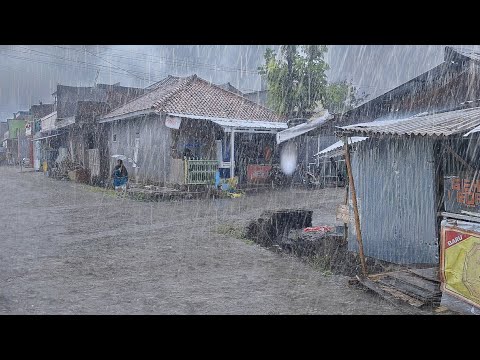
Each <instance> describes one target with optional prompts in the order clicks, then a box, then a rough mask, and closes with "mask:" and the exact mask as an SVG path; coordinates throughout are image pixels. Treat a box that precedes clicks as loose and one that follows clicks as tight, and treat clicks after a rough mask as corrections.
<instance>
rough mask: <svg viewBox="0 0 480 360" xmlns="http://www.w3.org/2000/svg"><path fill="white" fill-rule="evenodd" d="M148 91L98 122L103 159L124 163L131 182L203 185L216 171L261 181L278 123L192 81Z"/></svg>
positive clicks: (164, 83)
mask: <svg viewBox="0 0 480 360" xmlns="http://www.w3.org/2000/svg"><path fill="white" fill-rule="evenodd" d="M149 90H150V91H149V92H147V93H146V94H144V95H142V96H140V97H138V98H137V99H134V100H132V101H130V102H128V103H127V104H125V105H123V106H121V107H119V108H117V109H114V110H113V111H111V112H110V113H108V114H106V115H105V116H103V117H102V118H101V120H100V121H99V123H102V124H108V125H109V126H108V147H109V153H110V154H111V156H114V155H118V156H122V157H124V158H125V159H126V161H125V164H126V166H127V169H128V170H129V172H130V173H131V174H132V179H135V180H136V181H139V182H144V183H148V182H154V183H161V184H164V185H193V184H196V185H204V184H212V183H213V181H214V177H215V174H216V172H217V170H218V171H219V173H220V176H222V177H224V178H233V177H238V178H239V181H240V183H246V182H248V181H250V180H254V178H255V177H257V178H263V179H265V178H266V176H267V174H268V169H270V168H271V162H272V159H273V157H274V153H275V149H276V145H275V134H276V132H278V131H279V130H282V129H286V128H287V125H286V123H285V122H284V121H283V119H282V118H281V117H280V116H278V115H277V114H276V113H274V112H273V111H272V110H269V109H267V108H265V107H263V106H261V105H258V104H256V103H254V102H253V101H250V100H248V99H246V98H244V97H243V96H241V95H239V94H237V93H235V92H231V91H228V90H225V89H223V88H222V87H220V86H218V85H215V84H212V83H210V82H207V81H205V80H203V79H201V78H199V77H198V76H196V75H192V76H188V77H174V76H168V77H167V78H165V79H163V80H161V81H160V82H158V83H156V84H154V85H152V86H150V87H149ZM114 163H115V158H111V167H113V165H114Z"/></svg>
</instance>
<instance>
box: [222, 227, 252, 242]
mask: <svg viewBox="0 0 480 360" xmlns="http://www.w3.org/2000/svg"><path fill="white" fill-rule="evenodd" d="M215 231H216V232H217V233H218V234H222V235H227V236H231V237H234V238H236V239H240V240H243V241H244V242H245V243H246V244H249V245H251V244H253V241H252V240H249V239H247V238H246V236H245V232H244V231H243V229H242V228H240V227H237V226H234V225H230V224H225V225H220V226H218V227H217V228H216V229H215Z"/></svg>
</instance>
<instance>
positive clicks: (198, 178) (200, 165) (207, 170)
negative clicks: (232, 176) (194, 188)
mask: <svg viewBox="0 0 480 360" xmlns="http://www.w3.org/2000/svg"><path fill="white" fill-rule="evenodd" d="M217 170H218V161H217V160H188V159H185V184H187V185H213V184H215V174H216V172H217Z"/></svg>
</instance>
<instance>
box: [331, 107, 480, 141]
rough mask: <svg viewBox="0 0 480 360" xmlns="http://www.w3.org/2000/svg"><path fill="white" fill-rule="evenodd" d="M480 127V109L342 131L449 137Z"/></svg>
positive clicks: (417, 117) (356, 127)
mask: <svg viewBox="0 0 480 360" xmlns="http://www.w3.org/2000/svg"><path fill="white" fill-rule="evenodd" d="M477 126H480V107H476V108H469V109H461V110H455V111H448V112H442V113H437V114H431V115H424V116H412V117H408V118H405V119H396V120H387V121H373V122H368V123H360V124H354V125H348V126H342V127H340V129H343V130H349V131H353V132H356V133H361V134H370V135H373V134H390V135H422V136H449V135H453V134H460V133H464V132H467V131H469V130H471V129H473V128H475V127H477Z"/></svg>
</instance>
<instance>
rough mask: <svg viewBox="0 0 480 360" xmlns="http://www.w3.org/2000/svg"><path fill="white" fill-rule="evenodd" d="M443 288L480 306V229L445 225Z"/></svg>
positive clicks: (442, 253) (443, 232)
mask: <svg viewBox="0 0 480 360" xmlns="http://www.w3.org/2000/svg"><path fill="white" fill-rule="evenodd" d="M441 276H442V290H443V291H445V292H447V293H449V294H451V295H453V296H455V297H457V298H460V299H462V300H464V301H466V302H468V303H469V304H472V305H475V306H477V307H480V232H479V233H476V232H473V231H470V230H467V229H462V228H460V227H455V226H452V227H450V226H443V227H442V241H441Z"/></svg>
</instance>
